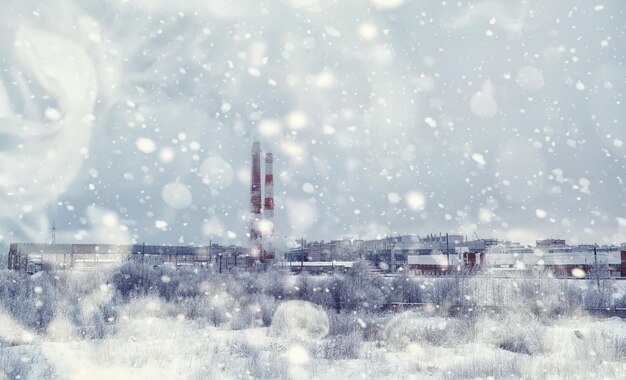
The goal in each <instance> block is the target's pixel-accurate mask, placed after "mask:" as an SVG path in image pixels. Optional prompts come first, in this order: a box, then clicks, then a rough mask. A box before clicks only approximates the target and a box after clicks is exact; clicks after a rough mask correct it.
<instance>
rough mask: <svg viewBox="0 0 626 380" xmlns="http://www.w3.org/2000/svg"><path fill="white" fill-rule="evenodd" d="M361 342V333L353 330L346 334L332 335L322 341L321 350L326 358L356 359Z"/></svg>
mask: <svg viewBox="0 0 626 380" xmlns="http://www.w3.org/2000/svg"><path fill="white" fill-rule="evenodd" d="M362 343H363V334H362V333H361V332H359V331H353V332H351V333H349V334H348V335H334V336H330V337H329V338H327V339H325V340H324V342H323V343H322V352H323V355H324V358H326V359H333V360H337V359H358V358H359V356H360V352H361V345H362Z"/></svg>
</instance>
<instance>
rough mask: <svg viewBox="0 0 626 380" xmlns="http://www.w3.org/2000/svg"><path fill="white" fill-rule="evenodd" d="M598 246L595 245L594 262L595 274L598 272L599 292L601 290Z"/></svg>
mask: <svg viewBox="0 0 626 380" xmlns="http://www.w3.org/2000/svg"><path fill="white" fill-rule="evenodd" d="M597 246H598V244H597V243H595V244H594V245H593V262H594V266H595V267H596V268H595V272H596V286H597V287H598V290H600V268H599V267H598V250H597V248H596V247H597Z"/></svg>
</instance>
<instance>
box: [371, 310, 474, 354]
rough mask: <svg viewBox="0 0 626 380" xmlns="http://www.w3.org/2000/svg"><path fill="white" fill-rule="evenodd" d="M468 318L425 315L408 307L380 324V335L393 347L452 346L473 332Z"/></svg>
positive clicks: (460, 342) (467, 338)
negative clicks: (382, 325) (414, 344)
mask: <svg viewBox="0 0 626 380" xmlns="http://www.w3.org/2000/svg"><path fill="white" fill-rule="evenodd" d="M471 321H472V319H464V320H459V319H457V318H442V317H433V316H425V315H422V314H420V313H417V312H412V311H408V312H404V313H402V314H399V315H396V316H394V317H392V318H391V319H390V320H389V321H388V322H387V323H386V325H385V327H384V328H383V331H382V337H383V341H384V342H385V343H386V344H387V346H388V347H390V348H392V349H400V350H401V349H404V348H405V347H406V346H407V345H409V344H413V343H417V344H429V345H434V346H448V347H453V346H456V345H458V344H462V343H465V342H467V341H469V340H470V339H471V338H472V337H473V336H474V325H473V322H471Z"/></svg>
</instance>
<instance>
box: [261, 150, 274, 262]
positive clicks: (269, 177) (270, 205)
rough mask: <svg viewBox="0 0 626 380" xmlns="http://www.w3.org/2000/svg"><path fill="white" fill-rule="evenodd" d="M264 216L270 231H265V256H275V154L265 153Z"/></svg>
mask: <svg viewBox="0 0 626 380" xmlns="http://www.w3.org/2000/svg"><path fill="white" fill-rule="evenodd" d="M263 216H264V219H265V223H266V224H267V228H268V230H269V231H265V235H264V236H265V255H264V256H265V257H264V259H273V258H274V247H273V242H272V240H273V238H274V156H273V155H272V153H266V154H265V200H264V202H263Z"/></svg>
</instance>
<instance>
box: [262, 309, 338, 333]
mask: <svg viewBox="0 0 626 380" xmlns="http://www.w3.org/2000/svg"><path fill="white" fill-rule="evenodd" d="M328 330H329V321H328V316H327V315H326V311H324V309H322V308H321V307H320V306H318V305H314V304H312V303H310V302H306V301H285V302H283V303H281V304H280V306H278V308H277V309H276V312H275V313H274V316H273V318H272V325H271V328H270V333H271V335H272V336H280V337H284V338H290V339H304V340H306V339H320V338H323V337H325V336H326V335H328Z"/></svg>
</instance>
